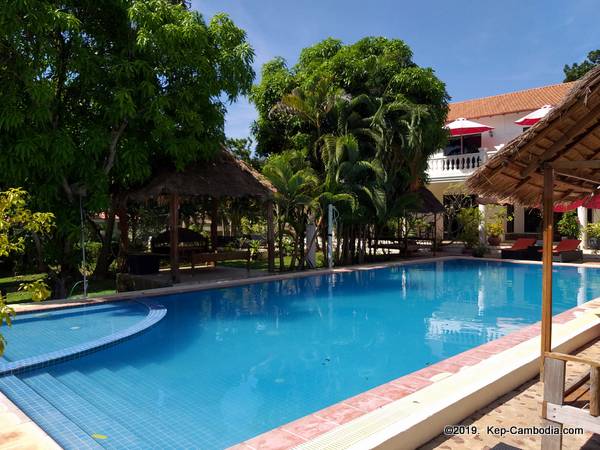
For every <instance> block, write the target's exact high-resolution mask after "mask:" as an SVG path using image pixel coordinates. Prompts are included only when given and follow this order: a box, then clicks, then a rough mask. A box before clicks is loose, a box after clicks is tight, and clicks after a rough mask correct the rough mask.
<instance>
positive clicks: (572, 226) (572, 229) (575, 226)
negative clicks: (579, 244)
mask: <svg viewBox="0 0 600 450" xmlns="http://www.w3.org/2000/svg"><path fill="white" fill-rule="evenodd" d="M556 228H557V230H558V232H559V233H560V235H561V236H565V237H568V238H572V239H577V238H578V237H579V234H580V233H581V225H580V224H579V220H578V219H577V212H576V211H569V212H566V213H564V214H563V216H562V217H561V219H560V220H559V221H558V223H557V224H556Z"/></svg>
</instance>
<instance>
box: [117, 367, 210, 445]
mask: <svg viewBox="0 0 600 450" xmlns="http://www.w3.org/2000/svg"><path fill="white" fill-rule="evenodd" d="M111 372H114V373H115V374H116V375H117V376H118V377H119V378H121V379H122V380H123V386H125V387H126V388H127V389H131V390H135V391H136V392H137V393H138V395H139V396H140V397H143V398H144V399H145V400H146V401H149V402H152V404H154V405H161V404H167V403H176V404H177V405H178V410H179V413H178V414H177V417H176V418H173V417H169V418H165V415H164V414H163V415H161V417H162V419H164V420H166V421H168V422H170V423H172V421H173V419H176V420H175V422H176V423H175V424H174V428H175V429H185V430H186V434H188V435H189V436H190V438H191V439H194V440H195V441H196V442H207V443H210V442H219V441H220V437H219V436H217V435H215V434H214V433H213V431H212V430H210V429H208V428H207V427H206V425H205V420H203V417H202V411H201V409H200V408H199V407H201V405H198V404H196V402H195V401H193V400H191V399H190V397H189V396H183V395H181V394H176V393H174V392H173V390H172V389H169V388H168V387H165V386H164V385H163V384H162V383H160V382H159V381H156V380H154V379H153V378H152V377H149V376H148V374H146V373H145V372H144V371H143V370H142V369H137V368H135V367H133V366H124V367H120V368H119V369H118V370H114V371H112V370H111ZM132 384H133V385H132ZM193 390H194V388H193V386H188V387H186V393H187V392H191V391H193ZM162 419H161V420H162Z"/></svg>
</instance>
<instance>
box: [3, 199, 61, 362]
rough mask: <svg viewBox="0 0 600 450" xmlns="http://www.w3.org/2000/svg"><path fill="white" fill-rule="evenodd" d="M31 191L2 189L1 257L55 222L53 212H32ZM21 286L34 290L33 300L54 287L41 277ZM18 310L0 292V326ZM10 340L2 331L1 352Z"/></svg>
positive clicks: (45, 295)
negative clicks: (49, 285) (49, 286)
mask: <svg viewBox="0 0 600 450" xmlns="http://www.w3.org/2000/svg"><path fill="white" fill-rule="evenodd" d="M27 201H28V195H27V193H26V192H25V191H24V190H23V189H18V188H14V189H8V190H7V191H3V192H0V259H1V258H5V257H7V256H10V255H11V254H14V253H23V252H24V251H25V240H26V238H27V236H28V235H31V234H33V233H36V234H38V235H43V234H48V233H49V232H50V231H51V230H52V228H53V226H54V215H53V214H52V213H40V212H32V211H31V210H30V209H28V208H27ZM20 289H22V290H26V291H29V292H31V294H32V298H33V300H36V301H39V300H44V299H46V298H48V296H49V295H50V291H49V290H48V288H47V287H46V285H45V284H44V283H43V282H42V281H40V280H38V281H35V282H33V283H28V284H22V285H21V287H20ZM14 315H15V312H14V310H13V309H12V308H10V307H9V306H8V305H7V304H6V299H5V298H4V295H3V294H2V292H0V326H2V325H3V324H4V323H6V324H7V325H10V324H11V320H12V318H13V317H14ZM5 345H6V342H5V340H4V337H3V336H2V334H0V356H2V354H3V353H4V349H5Z"/></svg>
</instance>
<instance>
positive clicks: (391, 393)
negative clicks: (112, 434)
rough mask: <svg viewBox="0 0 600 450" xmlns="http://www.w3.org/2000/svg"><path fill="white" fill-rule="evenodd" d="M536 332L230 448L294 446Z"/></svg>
mask: <svg viewBox="0 0 600 450" xmlns="http://www.w3.org/2000/svg"><path fill="white" fill-rule="evenodd" d="M599 306H600V299H596V300H592V301H590V302H587V303H586V304H584V305H581V306H577V307H575V308H572V309H570V310H568V311H565V312H563V313H562V314H559V315H557V316H554V318H553V322H554V323H557V324H563V323H566V322H568V321H570V320H572V319H574V318H575V317H576V315H577V313H578V312H584V311H585V310H587V309H590V308H594V307H599ZM539 334H540V323H539V322H538V323H536V324H534V325H529V326H527V327H525V328H522V329H520V330H518V331H515V332H513V333H511V334H508V335H506V336H503V337H501V338H498V339H496V340H493V341H490V342H488V343H486V344H483V345H480V346H478V347H475V348H472V349H470V350H467V351H465V352H463V353H460V354H458V355H456V356H453V357H451V358H448V359H445V360H443V361H440V362H438V363H435V364H432V365H430V366H427V367H424V368H423V369H420V370H417V371H416V372H413V373H411V374H409V375H405V376H403V377H400V378H397V379H395V380H393V381H390V382H388V383H385V384H382V385H381V386H377V387H375V388H373V389H370V390H368V391H366V392H363V393H361V394H358V395H356V396H354V397H351V398H349V399H346V400H343V401H341V402H339V403H336V404H334V405H331V406H329V407H327V408H325V409H322V410H320V411H317V412H315V413H313V414H310V415H308V416H305V417H301V418H300V419H297V420H295V421H293V422H290V423H288V424H285V425H282V426H280V427H278V428H275V429H273V430H271V431H267V432H266V433H263V434H261V435H259V436H256V437H254V438H252V439H249V440H247V441H245V442H242V443H240V444H237V445H235V446H233V447H231V449H246V450H283V449H289V448H292V447H295V446H297V445H300V444H302V443H304V442H307V441H309V440H311V439H314V438H315V437H317V436H319V435H321V434H324V433H326V432H328V431H331V430H332V429H334V428H335V427H337V426H340V425H343V424H345V423H347V422H350V421H351V420H353V419H356V418H357V417H360V416H362V415H365V414H367V413H369V412H371V411H374V410H376V409H378V408H381V407H382V406H384V405H386V404H388V403H391V402H393V401H395V400H399V399H401V398H403V397H406V396H407V395H410V394H412V393H414V392H416V391H418V390H420V389H423V388H424V387H427V386H429V385H431V384H433V383H435V382H436V380H439V379H441V378H445V377H446V376H450V375H451V374H454V373H457V372H458V371H459V370H460V369H461V368H463V367H467V366H473V365H475V364H477V363H479V362H481V361H483V360H485V359H487V358H489V357H491V356H493V355H496V354H498V353H501V352H503V351H504V350H508V349H509V348H512V347H514V346H515V345H517V344H520V343H522V342H525V341H527V340H529V339H532V338H534V337H536V336H538V335H539Z"/></svg>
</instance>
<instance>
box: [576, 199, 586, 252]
mask: <svg viewBox="0 0 600 450" xmlns="http://www.w3.org/2000/svg"><path fill="white" fill-rule="evenodd" d="M577 218H578V219H579V224H580V225H581V248H587V247H588V238H587V231H586V227H587V224H588V221H587V208H586V207H585V206H580V207H579V208H577Z"/></svg>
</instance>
